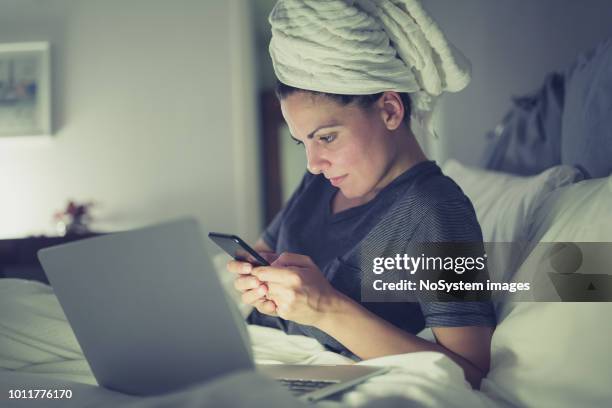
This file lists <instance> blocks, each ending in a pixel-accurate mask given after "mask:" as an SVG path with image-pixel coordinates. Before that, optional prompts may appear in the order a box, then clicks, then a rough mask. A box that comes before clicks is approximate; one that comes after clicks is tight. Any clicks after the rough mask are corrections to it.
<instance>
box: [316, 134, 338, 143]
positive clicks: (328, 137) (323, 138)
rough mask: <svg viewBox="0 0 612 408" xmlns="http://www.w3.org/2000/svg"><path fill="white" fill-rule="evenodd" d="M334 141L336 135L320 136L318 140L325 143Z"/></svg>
mask: <svg viewBox="0 0 612 408" xmlns="http://www.w3.org/2000/svg"><path fill="white" fill-rule="evenodd" d="M335 139H336V135H333V134H332V135H326V136H321V137H320V138H319V140H322V141H324V142H325V143H331V142H333V141H334V140H335Z"/></svg>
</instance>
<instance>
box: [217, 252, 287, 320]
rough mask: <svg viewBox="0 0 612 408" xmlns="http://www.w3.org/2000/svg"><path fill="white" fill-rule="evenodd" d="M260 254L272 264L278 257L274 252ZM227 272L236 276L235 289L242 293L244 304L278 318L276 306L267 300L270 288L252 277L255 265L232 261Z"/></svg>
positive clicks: (228, 264)
mask: <svg viewBox="0 0 612 408" xmlns="http://www.w3.org/2000/svg"><path fill="white" fill-rule="evenodd" d="M259 253H260V254H261V255H262V256H263V257H264V258H265V259H266V260H267V261H268V262H270V263H272V262H274V260H275V259H276V258H277V257H278V255H276V254H274V253H272V252H261V251H260V252H259ZM227 270H228V271H229V272H231V273H233V274H235V275H236V279H234V288H236V290H238V291H239V292H240V293H241V300H242V302H243V303H245V304H247V305H251V306H253V307H254V308H256V309H257V310H258V311H259V312H260V313H263V314H267V315H270V316H276V304H275V303H274V302H273V301H271V300H268V299H267V298H266V295H267V294H268V286H267V285H266V284H265V283H263V282H261V281H260V280H259V279H257V277H255V276H253V275H251V271H252V270H253V265H251V264H250V263H248V262H241V261H235V260H231V261H229V262H228V263H227Z"/></svg>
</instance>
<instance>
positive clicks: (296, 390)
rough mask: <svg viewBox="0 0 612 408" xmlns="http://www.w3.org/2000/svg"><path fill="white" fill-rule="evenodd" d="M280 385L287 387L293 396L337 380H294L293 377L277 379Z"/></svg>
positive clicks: (335, 382)
mask: <svg viewBox="0 0 612 408" xmlns="http://www.w3.org/2000/svg"><path fill="white" fill-rule="evenodd" d="M277 381H278V382H280V383H281V384H282V385H284V386H285V387H287V388H288V389H289V391H291V393H292V394H293V395H295V396H299V395H302V394H306V393H308V392H311V391H315V390H318V389H320V388H324V387H327V386H328V385H332V384H337V383H338V381H316V380H295V379H291V380H290V379H278V380H277Z"/></svg>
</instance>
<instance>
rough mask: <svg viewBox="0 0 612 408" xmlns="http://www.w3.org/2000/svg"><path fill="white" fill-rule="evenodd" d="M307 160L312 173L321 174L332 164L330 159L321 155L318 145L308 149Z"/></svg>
mask: <svg viewBox="0 0 612 408" xmlns="http://www.w3.org/2000/svg"><path fill="white" fill-rule="evenodd" d="M306 160H307V166H306V167H307V168H308V171H309V172H311V173H312V174H320V173H322V172H324V171H325V170H327V169H328V168H329V166H330V162H329V160H327V159H325V158H323V157H321V154H320V153H319V152H318V151H317V148H316V147H311V148H307V149H306Z"/></svg>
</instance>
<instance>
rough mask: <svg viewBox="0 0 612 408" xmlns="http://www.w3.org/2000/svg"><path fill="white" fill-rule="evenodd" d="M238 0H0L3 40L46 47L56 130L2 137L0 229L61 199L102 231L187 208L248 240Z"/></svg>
mask: <svg viewBox="0 0 612 408" xmlns="http://www.w3.org/2000/svg"><path fill="white" fill-rule="evenodd" d="M248 17H249V8H248V4H247V3H246V2H244V1H243V0H231V1H221V0H219V1H200V0H178V1H164V0H130V1H122V0H105V1H103V2H102V1H89V0H88V1H74V0H44V1H43V0H0V42H20V41H50V42H51V44H52V69H53V72H52V81H53V90H52V92H53V110H54V113H53V123H54V129H55V132H54V135H53V136H52V137H50V138H40V137H37V138H29V139H0V194H1V199H0V237H16V236H22V235H24V234H32V233H43V232H47V231H49V229H52V227H53V224H52V222H51V217H52V214H53V212H54V211H55V210H58V209H61V208H63V207H64V205H65V203H66V200H67V199H69V198H74V199H77V200H94V201H96V202H97V203H98V206H97V207H96V209H95V212H94V214H95V215H96V217H97V219H98V220H99V222H98V223H97V224H96V225H97V227H98V228H99V229H106V230H115V229H121V228H128V227H132V226H137V225H143V224H146V223H151V222H156V221H159V220H163V219H167V218H172V217H176V216H182V215H192V216H195V217H197V218H198V219H199V220H200V221H201V222H202V223H203V224H204V225H205V227H206V228H207V229H211V230H220V231H228V232H233V233H238V234H242V235H244V236H246V237H247V238H248V239H254V238H255V237H256V236H257V234H258V232H259V229H260V227H261V226H260V205H259V201H260V200H259V190H260V189H259V164H258V163H257V157H258V154H256V153H253V152H254V151H255V152H256V151H257V140H258V138H257V132H256V129H258V127H257V124H256V120H255V99H254V98H255V96H254V91H253V86H254V78H253V77H254V74H253V69H252V67H253V62H252V58H253V55H252V49H253V46H252V44H251V38H252V36H251V32H250V20H249V18H248Z"/></svg>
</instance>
